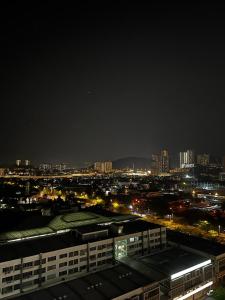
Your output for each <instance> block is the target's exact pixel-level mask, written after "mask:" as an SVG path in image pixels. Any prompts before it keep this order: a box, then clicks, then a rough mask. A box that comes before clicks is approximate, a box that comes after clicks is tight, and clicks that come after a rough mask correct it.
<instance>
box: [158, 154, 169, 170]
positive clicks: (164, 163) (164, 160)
mask: <svg viewBox="0 0 225 300" xmlns="http://www.w3.org/2000/svg"><path fill="white" fill-rule="evenodd" d="M169 171H170V158H169V152H168V150H165V149H164V150H162V151H161V153H160V161H159V172H160V173H169Z"/></svg>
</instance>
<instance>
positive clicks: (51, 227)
mask: <svg viewBox="0 0 225 300" xmlns="http://www.w3.org/2000/svg"><path fill="white" fill-rule="evenodd" d="M134 219H137V217H136V216H133V215H117V214H109V215H104V214H97V213H94V212H89V211H82V212H74V213H68V214H63V215H59V216H56V217H55V218H53V219H52V220H51V221H50V222H49V223H48V224H46V225H45V226H44V227H35V228H31V229H24V230H21V229H20V230H16V229H15V230H10V231H7V232H3V233H0V241H8V240H16V239H21V238H27V237H32V236H38V235H44V234H54V233H56V232H58V231H62V230H72V229H75V228H78V227H80V226H84V225H95V224H102V223H113V222H123V221H126V220H134Z"/></svg>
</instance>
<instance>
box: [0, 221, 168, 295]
mask: <svg viewBox="0 0 225 300" xmlns="http://www.w3.org/2000/svg"><path fill="white" fill-rule="evenodd" d="M165 246H166V229H165V228H164V227H161V226H159V225H155V224H151V223H147V222H145V221H141V220H135V221H125V222H120V223H112V224H109V225H107V224H97V225H87V226H80V227H78V228H76V229H74V230H72V231H70V232H67V233H63V234H56V235H47V236H46V237H38V238H31V239H30V238H29V237H28V238H27V239H25V240H22V241H17V242H10V241H8V242H6V243H4V244H2V245H1V256H0V299H2V298H5V297H8V296H13V295H16V294H20V293H22V292H27V291H30V290H33V289H36V288H40V287H43V286H49V285H51V284H54V283H57V282H59V281H61V280H62V279H67V278H73V277H80V276H83V275H85V274H87V273H89V272H95V271H97V270H99V269H102V268H107V267H109V266H112V265H114V264H115V263H116V261H117V260H118V259H121V258H123V257H126V256H141V255H144V254H148V253H154V252H155V251H158V250H159V249H163V248H165Z"/></svg>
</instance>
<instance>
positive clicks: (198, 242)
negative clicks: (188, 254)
mask: <svg viewBox="0 0 225 300" xmlns="http://www.w3.org/2000/svg"><path fill="white" fill-rule="evenodd" d="M167 239H168V240H169V241H171V242H173V243H177V244H181V245H184V246H186V247H190V248H192V246H193V248H194V249H196V250H198V251H201V252H203V253H206V254H209V255H212V256H218V255H221V254H224V253H225V245H223V244H220V243H217V242H215V241H213V240H208V239H205V238H201V237H197V236H193V235H190V234H185V233H181V232H176V231H172V230H167Z"/></svg>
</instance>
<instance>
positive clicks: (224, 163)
mask: <svg viewBox="0 0 225 300" xmlns="http://www.w3.org/2000/svg"><path fill="white" fill-rule="evenodd" d="M222 167H223V171H224V172H225V156H224V157H223V159H222Z"/></svg>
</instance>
